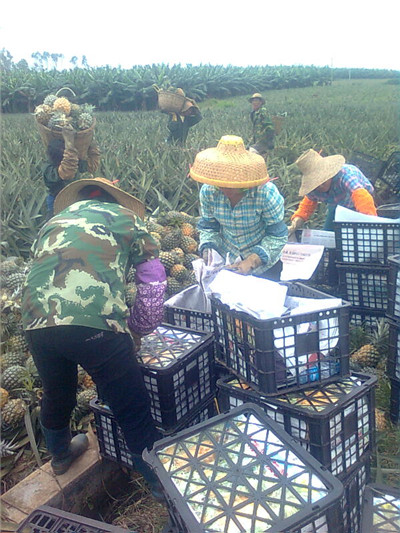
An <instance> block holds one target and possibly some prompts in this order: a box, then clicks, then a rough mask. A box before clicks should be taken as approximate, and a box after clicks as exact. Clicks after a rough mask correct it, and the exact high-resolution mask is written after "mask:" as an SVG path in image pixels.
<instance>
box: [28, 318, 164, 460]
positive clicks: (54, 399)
mask: <svg viewBox="0 0 400 533" xmlns="http://www.w3.org/2000/svg"><path fill="white" fill-rule="evenodd" d="M26 337H27V341H28V344H29V348H30V351H31V353H32V355H33V358H34V361H35V364H36V367H37V369H38V372H39V374H40V377H41V379H42V382H43V398H42V402H41V413H40V418H41V423H42V425H43V426H44V427H45V428H48V429H62V428H65V427H67V426H69V423H70V416H71V413H72V410H73V408H74V407H75V405H76V391H77V381H78V380H77V365H78V364H80V365H81V366H82V367H83V368H84V369H85V370H86V371H87V372H88V373H89V374H90V376H91V377H92V379H93V381H94V382H95V383H96V385H97V388H98V390H100V391H101V395H102V399H103V400H105V401H106V402H107V404H108V405H109V406H110V408H111V410H112V412H113V415H114V417H115V419H116V421H117V422H118V424H119V426H120V427H121V430H122V432H123V434H124V437H125V440H126V444H127V446H128V448H129V449H130V451H131V452H132V453H135V454H141V453H142V451H143V450H144V448H146V447H148V448H149V449H150V448H151V447H152V445H153V443H154V442H155V441H156V440H158V439H159V438H161V434H160V433H159V431H158V430H157V428H156V427H155V425H154V421H153V419H152V417H151V413H150V399H149V395H148V392H147V389H146V387H145V385H144V381H143V376H142V373H141V370H140V367H139V365H138V363H137V360H136V358H135V356H134V355H133V341H132V338H131V337H130V335H128V334H122V333H113V332H111V331H103V330H99V329H93V328H86V327H81V326H58V327H51V328H43V329H37V330H31V331H26Z"/></svg>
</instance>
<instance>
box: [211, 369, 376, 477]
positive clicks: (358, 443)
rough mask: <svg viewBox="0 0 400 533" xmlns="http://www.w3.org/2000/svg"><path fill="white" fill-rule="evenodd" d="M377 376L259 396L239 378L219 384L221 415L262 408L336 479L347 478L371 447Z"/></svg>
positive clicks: (353, 375)
mask: <svg viewBox="0 0 400 533" xmlns="http://www.w3.org/2000/svg"><path fill="white" fill-rule="evenodd" d="M376 383H377V379H376V377H375V376H369V375H367V374H352V375H351V376H350V377H348V378H342V379H339V380H337V381H335V382H332V383H326V384H320V385H318V386H315V387H310V388H308V389H305V390H299V391H296V392H288V393H285V394H281V395H279V396H274V397H271V396H268V397H267V396H263V395H262V394H260V393H258V392H256V391H255V390H252V389H251V388H250V387H249V386H248V385H246V384H245V383H244V382H242V381H240V380H239V379H237V378H233V377H225V378H221V379H219V380H218V382H217V387H218V402H219V405H220V409H221V411H228V410H230V409H233V408H235V407H236V406H237V405H241V404H243V403H246V402H252V403H255V404H257V405H259V406H260V407H262V408H263V409H264V411H265V413H266V414H267V415H269V416H270V417H271V418H272V419H273V420H274V421H275V422H277V423H278V424H279V425H280V426H281V427H282V428H283V429H285V431H286V432H287V433H289V435H291V436H292V437H293V438H294V439H295V440H296V442H298V443H299V444H301V445H302V446H303V447H304V448H305V449H306V450H308V451H309V452H310V453H311V455H313V456H314V457H315V458H316V459H318V461H319V462H320V463H321V464H322V465H323V466H325V467H326V468H327V469H328V470H330V471H331V472H332V474H334V475H335V476H341V477H343V475H345V474H346V473H348V472H350V470H351V469H353V468H354V467H355V465H356V464H357V462H358V461H360V459H361V458H362V457H363V456H365V454H367V453H368V452H370V451H371V450H372V448H373V443H374V427H375V419H374V409H375V394H374V393H375V386H376Z"/></svg>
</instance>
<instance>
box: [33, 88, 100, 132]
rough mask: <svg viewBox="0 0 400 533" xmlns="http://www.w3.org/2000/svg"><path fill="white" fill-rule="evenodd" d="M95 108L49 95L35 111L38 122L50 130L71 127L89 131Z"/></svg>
mask: <svg viewBox="0 0 400 533" xmlns="http://www.w3.org/2000/svg"><path fill="white" fill-rule="evenodd" d="M93 111H94V107H93V106H91V105H90V104H82V105H78V104H75V103H71V102H70V101H69V99H68V98H66V97H65V96H61V97H58V96H56V95H54V94H49V95H48V96H46V98H45V99H44V101H43V104H40V105H38V106H37V107H36V108H35V110H34V115H35V117H36V120H37V121H38V122H39V123H40V124H43V125H44V126H47V127H48V128H49V129H58V130H59V129H61V128H63V127H64V126H67V125H71V126H72V127H73V128H74V129H76V130H78V131H83V130H87V129H88V128H90V127H91V126H92V124H93Z"/></svg>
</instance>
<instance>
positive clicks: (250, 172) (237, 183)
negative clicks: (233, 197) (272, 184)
mask: <svg viewBox="0 0 400 533" xmlns="http://www.w3.org/2000/svg"><path fill="white" fill-rule="evenodd" d="M189 175H190V176H191V177H192V178H193V179H194V180H196V181H200V182H201V183H208V184H209V185H215V187H227V188H231V189H245V188H249V187H257V186H258V185H262V184H263V183H266V182H267V181H268V180H269V176H268V171H267V166H266V164H265V161H264V158H263V157H261V156H260V155H258V154H254V153H250V152H248V151H247V150H246V149H245V147H244V143H243V139H242V138H241V137H237V136H236V135H224V136H223V137H221V139H220V141H219V142H218V145H217V146H216V147H215V148H207V149H206V150H203V151H202V152H199V153H198V154H197V155H196V158H195V160H194V163H193V165H192V167H191V169H190V172H189Z"/></svg>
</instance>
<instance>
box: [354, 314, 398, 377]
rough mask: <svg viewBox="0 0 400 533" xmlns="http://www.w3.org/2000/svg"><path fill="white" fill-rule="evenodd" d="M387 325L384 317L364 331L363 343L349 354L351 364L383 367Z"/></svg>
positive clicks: (386, 347)
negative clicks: (373, 326)
mask: <svg viewBox="0 0 400 533" xmlns="http://www.w3.org/2000/svg"><path fill="white" fill-rule="evenodd" d="M388 340H389V325H388V323H387V321H386V320H385V319H384V318H380V319H378V320H377V321H376V327H375V328H373V329H372V330H371V331H365V332H364V343H363V345H362V346H361V347H359V348H358V349H356V350H355V351H354V352H353V353H352V354H351V355H350V361H351V363H352V365H353V366H355V367H357V366H360V367H363V368H365V367H368V368H377V367H378V368H379V367H384V366H385V362H386V357H387V351H388Z"/></svg>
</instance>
